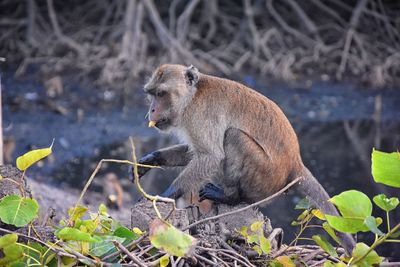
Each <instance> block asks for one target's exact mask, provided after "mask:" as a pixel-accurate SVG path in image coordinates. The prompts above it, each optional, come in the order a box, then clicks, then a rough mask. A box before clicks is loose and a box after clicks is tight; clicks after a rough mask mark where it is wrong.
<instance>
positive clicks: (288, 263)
mask: <svg viewBox="0 0 400 267" xmlns="http://www.w3.org/2000/svg"><path fill="white" fill-rule="evenodd" d="M275 260H277V261H278V262H279V263H280V264H282V265H283V266H284V267H296V264H294V262H293V261H292V259H291V258H290V257H289V256H279V257H277V258H276V259H275Z"/></svg>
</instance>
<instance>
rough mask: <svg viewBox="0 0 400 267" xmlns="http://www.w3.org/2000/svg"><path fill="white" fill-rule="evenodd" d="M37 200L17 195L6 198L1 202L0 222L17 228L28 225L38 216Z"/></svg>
mask: <svg viewBox="0 0 400 267" xmlns="http://www.w3.org/2000/svg"><path fill="white" fill-rule="evenodd" d="M38 211H39V205H38V203H37V202H36V200H34V199H31V198H24V197H20V196H17V195H9V196H5V197H3V198H2V199H1V200H0V220H1V221H3V222H4V223H7V224H12V225H15V226H17V227H22V226H25V225H27V224H28V223H29V222H31V221H32V220H33V219H35V218H36V217H37V216H38Z"/></svg>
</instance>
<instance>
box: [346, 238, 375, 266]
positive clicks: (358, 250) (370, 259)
mask: <svg viewBox="0 0 400 267" xmlns="http://www.w3.org/2000/svg"><path fill="white" fill-rule="evenodd" d="M368 250H369V247H368V246H367V245H366V244H364V243H357V244H356V247H355V248H354V250H353V253H352V257H353V258H354V261H353V262H354V263H356V264H357V266H360V267H370V266H373V265H377V264H379V263H381V262H382V260H383V258H381V257H379V255H378V254H377V253H376V252H375V250H372V251H371V252H370V253H368V255H367V256H365V258H364V259H362V260H361V261H359V262H358V259H360V258H361V257H363V256H364V255H365V254H366V253H367V252H368Z"/></svg>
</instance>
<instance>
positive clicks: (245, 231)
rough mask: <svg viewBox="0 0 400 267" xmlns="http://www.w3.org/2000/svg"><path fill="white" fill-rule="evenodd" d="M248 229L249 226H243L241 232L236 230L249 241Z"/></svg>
mask: <svg viewBox="0 0 400 267" xmlns="http://www.w3.org/2000/svg"><path fill="white" fill-rule="evenodd" d="M247 230H248V227H247V226H242V227H241V228H240V229H239V230H236V231H237V232H238V233H239V234H240V235H241V236H243V237H244V238H245V239H247V236H248V235H249V234H248V233H247Z"/></svg>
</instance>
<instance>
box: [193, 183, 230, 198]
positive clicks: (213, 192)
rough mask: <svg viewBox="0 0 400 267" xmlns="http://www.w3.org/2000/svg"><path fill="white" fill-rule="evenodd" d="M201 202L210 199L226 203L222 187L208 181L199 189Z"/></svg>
mask: <svg viewBox="0 0 400 267" xmlns="http://www.w3.org/2000/svg"><path fill="white" fill-rule="evenodd" d="M199 198H200V199H199V202H201V201H203V200H205V199H209V200H212V201H214V202H218V203H225V199H226V197H225V193H224V189H223V188H222V187H219V186H216V185H214V184H212V183H207V184H206V185H205V186H204V187H203V188H202V189H200V191H199Z"/></svg>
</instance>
